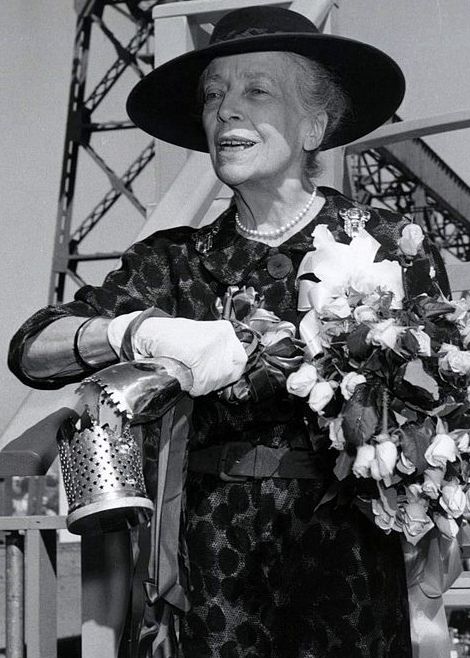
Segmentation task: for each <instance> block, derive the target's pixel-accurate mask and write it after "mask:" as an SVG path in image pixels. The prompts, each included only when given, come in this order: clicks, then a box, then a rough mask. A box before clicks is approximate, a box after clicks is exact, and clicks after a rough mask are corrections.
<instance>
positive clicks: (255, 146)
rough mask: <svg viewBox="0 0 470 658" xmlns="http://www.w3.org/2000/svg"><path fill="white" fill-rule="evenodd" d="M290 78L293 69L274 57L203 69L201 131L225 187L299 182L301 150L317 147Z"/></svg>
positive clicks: (232, 60)
mask: <svg viewBox="0 0 470 658" xmlns="http://www.w3.org/2000/svg"><path fill="white" fill-rule="evenodd" d="M295 75H296V71H295V70H294V65H293V64H292V63H291V62H289V60H288V59H287V58H286V57H285V56H284V55H283V54H282V53H275V52H261V53H246V54H243V55H231V56H228V57H220V58H218V59H215V60H214V61H213V62H211V64H210V65H209V66H208V68H207V69H206V71H205V74H204V76H203V85H202V88H203V98H204V109H203V115H202V119H203V124H204V129H205V131H206V135H207V141H208V144H209V151H210V155H211V159H212V163H213V166H214V169H215V171H216V173H217V175H218V177H219V178H220V179H221V180H222V181H223V182H224V183H226V184H227V185H229V186H230V187H233V188H240V189H242V188H243V186H245V187H250V188H253V187H256V185H260V186H262V187H266V186H269V185H271V184H272V185H276V186H277V185H280V184H282V183H283V182H284V181H286V180H287V179H289V178H293V179H297V180H301V179H302V174H303V168H304V157H305V151H304V149H305V150H310V149H312V148H315V147H316V146H318V143H319V142H318V140H317V139H316V138H314V137H312V131H313V132H314V133H315V130H316V128H315V120H314V119H312V118H308V117H307V116H306V113H305V111H304V110H303V109H302V108H301V106H300V103H299V101H298V97H297V91H296V86H295ZM317 128H318V126H317ZM320 139H321V136H320ZM317 142H318V143H317Z"/></svg>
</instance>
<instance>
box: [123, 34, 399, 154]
mask: <svg viewBox="0 0 470 658" xmlns="http://www.w3.org/2000/svg"><path fill="white" fill-rule="evenodd" d="M268 51H273V52H280V51H286V52H294V53H297V54H299V55H304V56H305V57H308V58H309V59H312V60H315V61H316V62H319V63H320V64H323V65H324V66H325V67H326V68H327V69H329V70H330V71H332V72H333V73H334V75H335V77H336V79H337V80H338V82H339V83H340V84H341V86H342V88H343V89H344V91H345V92H346V93H347V95H348V97H349V99H350V102H351V110H352V112H351V116H350V117H348V120H347V121H345V122H344V123H342V124H341V125H340V126H339V127H338V129H337V130H336V131H335V132H334V133H333V134H332V135H331V136H330V138H329V139H328V141H327V142H324V143H323V144H322V147H321V148H322V150H326V149H330V148H333V147H335V146H341V145H343V144H347V143H349V142H352V141H354V140H356V139H359V138H360V137H363V136H364V135H367V134H368V133H370V132H371V131H372V130H375V129H376V128H378V127H379V126H381V125H382V124H383V123H384V122H385V121H387V119H389V118H390V117H391V116H392V114H393V113H394V112H395V111H396V110H397V108H398V106H399V105H400V103H401V101H402V99H403V96H404V93H405V80H404V77H403V73H402V71H401V69H400V67H399V66H398V64H397V63H396V62H395V61H394V60H393V59H392V58H391V57H389V56H388V55H386V54H385V53H384V52H382V51H381V50H379V49H377V48H375V47H374V46H370V45H369V44H365V43H362V42H360V41H355V40H353V39H348V38H346V37H338V36H334V35H328V34H312V33H300V34H299V33H295V34H288V33H282V34H279V33H278V34H264V35H257V36H249V37H243V38H239V39H233V40H230V41H227V42H219V43H216V44H213V45H210V46H207V47H206V48H202V49H201V50H196V51H192V52H189V53H185V54H184V55H181V56H180V57H177V58H175V59H173V60H170V61H169V62H166V63H165V64H163V65H162V66H159V67H158V68H156V69H154V70H153V71H152V72H151V73H149V74H148V75H146V76H145V77H144V78H143V79H142V80H141V81H140V82H138V83H137V85H136V86H135V87H134V89H133V90H132V91H131V93H130V95H129V98H128V101H127V112H128V114H129V116H130V118H131V119H132V121H133V122H134V123H135V124H136V125H137V126H138V127H139V128H142V130H144V131H145V132H147V133H149V134H150V135H153V136H154V137H157V138H158V139H161V140H163V141H166V142H169V143H171V144H176V145H177V146H182V147H184V148H188V149H192V150H194V151H205V152H207V151H208V146H207V141H206V136H205V133H204V129H203V126H202V122H201V116H200V111H199V108H198V99H197V92H198V85H199V79H200V77H201V74H202V73H203V71H204V69H205V68H206V67H207V66H208V64H209V63H210V62H211V61H212V60H213V59H215V58H216V57H224V56H227V55H237V54H242V53H251V52H268Z"/></svg>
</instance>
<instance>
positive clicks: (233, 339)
mask: <svg viewBox="0 0 470 658" xmlns="http://www.w3.org/2000/svg"><path fill="white" fill-rule="evenodd" d="M129 315H130V316H132V317H131V318H128V316H119V317H117V318H116V319H115V320H113V321H112V322H111V323H110V325H109V328H108V340H109V342H110V344H111V346H112V347H113V349H114V350H115V351H116V352H117V353H119V350H120V345H121V342H122V339H123V336H124V333H125V331H126V329H127V326H128V325H129V323H130V321H131V320H132V319H134V318H135V316H136V314H134V313H131V314H129ZM132 341H133V349H134V355H135V358H136V359H137V360H139V359H145V358H155V357H157V358H158V357H166V358H170V359H175V360H176V361H180V362H181V363H183V364H184V365H186V366H187V367H188V368H190V369H191V372H192V375H193V384H192V387H191V388H190V389H189V391H188V392H189V393H190V395H192V396H194V397H196V396H199V395H206V394H207V393H210V392H211V391H216V390H218V389H220V388H223V387H224V386H228V384H231V383H233V382H235V381H237V380H238V379H239V378H240V377H241V376H242V374H243V372H244V369H245V366H246V362H247V355H246V353H245V350H244V348H243V346H242V344H241V343H240V341H239V340H238V338H237V336H236V334H235V331H234V329H233V327H232V325H231V324H230V322H228V321H226V320H213V321H196V320H187V319H185V318H159V317H158V318H155V317H150V318H147V319H146V320H144V321H143V322H142V324H141V325H140V326H139V327H138V328H137V330H136V332H135V334H134V336H133V339H132Z"/></svg>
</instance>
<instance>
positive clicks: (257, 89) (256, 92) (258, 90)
mask: <svg viewBox="0 0 470 658" xmlns="http://www.w3.org/2000/svg"><path fill="white" fill-rule="evenodd" d="M249 93H250V94H252V95H253V96H261V95H263V94H267V93H268V92H267V91H266V89H263V88H262V87H252V88H251V89H250V90H249Z"/></svg>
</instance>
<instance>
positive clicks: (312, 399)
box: [308, 382, 335, 414]
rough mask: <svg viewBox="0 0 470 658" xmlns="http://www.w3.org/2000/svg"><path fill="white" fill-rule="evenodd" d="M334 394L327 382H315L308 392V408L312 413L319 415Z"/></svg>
mask: <svg viewBox="0 0 470 658" xmlns="http://www.w3.org/2000/svg"><path fill="white" fill-rule="evenodd" d="M334 392H335V391H334V388H333V386H332V385H331V384H330V383H329V382H317V383H316V384H314V385H313V388H312V390H311V391H310V395H309V398H308V406H309V407H310V409H311V410H312V411H315V412H316V413H318V414H321V412H322V411H323V409H324V408H325V407H326V405H327V404H328V402H329V401H330V400H331V398H332V397H333V395H334Z"/></svg>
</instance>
